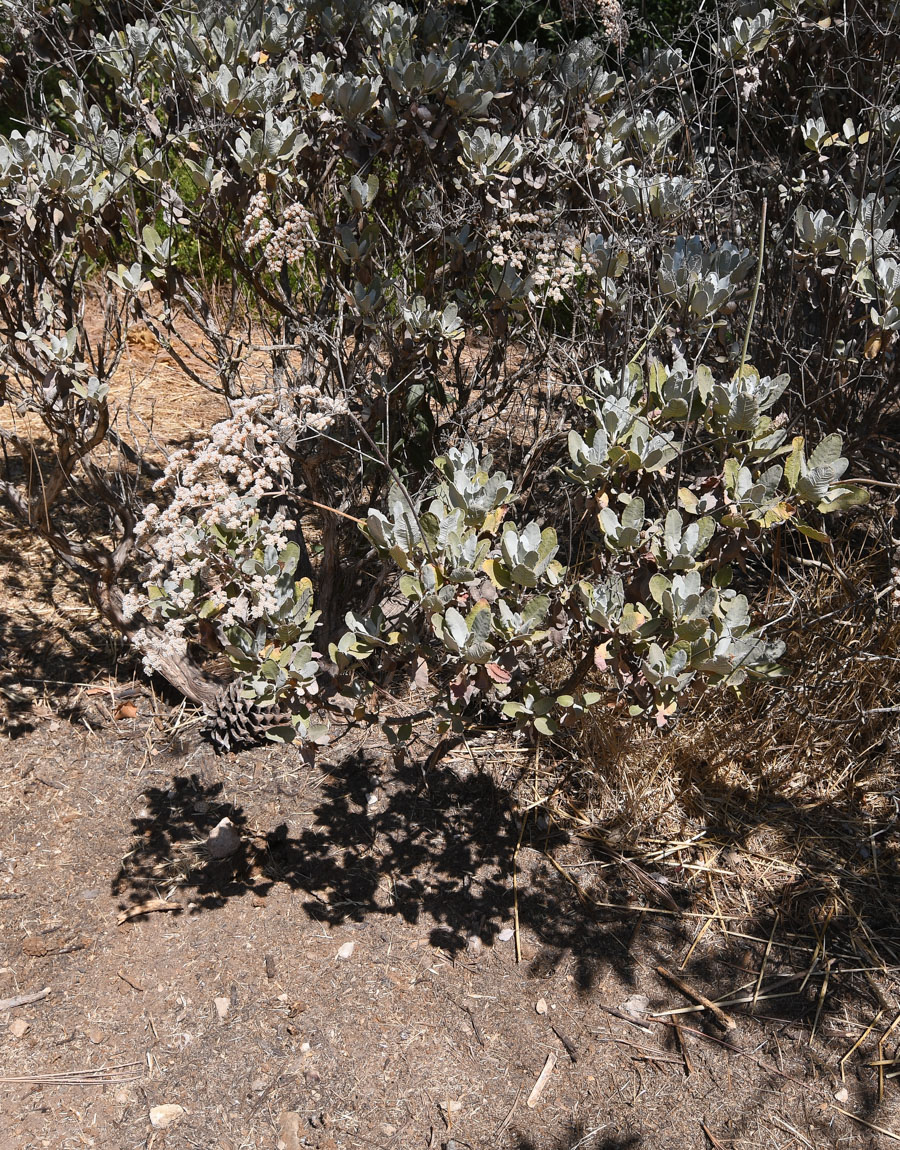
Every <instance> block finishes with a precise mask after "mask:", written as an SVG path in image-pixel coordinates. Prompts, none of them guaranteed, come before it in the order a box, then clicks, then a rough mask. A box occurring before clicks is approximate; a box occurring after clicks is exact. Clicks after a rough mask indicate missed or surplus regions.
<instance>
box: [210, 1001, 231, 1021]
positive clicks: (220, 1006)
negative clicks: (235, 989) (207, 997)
mask: <svg viewBox="0 0 900 1150" xmlns="http://www.w3.org/2000/svg"><path fill="white" fill-rule="evenodd" d="M213 1001H214V1002H215V1004H216V1014H218V1016H219V1018H220V1019H221V1020H222V1021H223V1022H224V1021H225V1019H226V1018H227V1017H228V1011H229V1009H230V1007H231V999H230V998H216V999H213Z"/></svg>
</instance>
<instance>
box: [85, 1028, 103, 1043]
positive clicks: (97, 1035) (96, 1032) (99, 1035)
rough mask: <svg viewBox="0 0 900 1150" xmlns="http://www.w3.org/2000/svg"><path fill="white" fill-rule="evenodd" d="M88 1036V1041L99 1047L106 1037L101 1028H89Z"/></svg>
mask: <svg viewBox="0 0 900 1150" xmlns="http://www.w3.org/2000/svg"><path fill="white" fill-rule="evenodd" d="M87 1036H88V1040H89V1041H90V1042H93V1044H94V1045H95V1046H99V1045H100V1043H101V1042H102V1041H103V1039H104V1038H105V1037H106V1035H105V1034H104V1033H103V1031H102V1030H101V1029H100V1027H99V1026H89V1027H88V1030H87Z"/></svg>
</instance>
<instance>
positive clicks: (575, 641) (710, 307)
mask: <svg viewBox="0 0 900 1150" xmlns="http://www.w3.org/2000/svg"><path fill="white" fill-rule="evenodd" d="M600 8H602V12H601V14H600V17H599V20H598V24H597V27H596V30H595V32H594V33H593V34H592V35H590V36H582V37H581V38H577V39H572V40H565V39H563V40H562V41H561V42H559V43H558V44H552V45H550V44H548V43H546V42H541V43H536V42H532V41H528V40H518V39H507V40H506V41H505V42H502V43H497V42H495V41H491V40H488V39H486V38H485V37H484V36H480V35H479V34H478V32H477V29H476V30H474V31H473V30H472V29H470V28H466V27H464V26H463V25H461V24H460V20H461V19H462V17H461V16H460V14H459V13H457V14H455V15H453V14H451V13H449V12H448V11H447V10H446V9H444V8H441V7H437V6H435V7H431V6H430V5H425V6H421V7H419V8H418V9H415V10H414V9H407V8H404V7H403V6H402V5H400V4H397V3H380V2H373V0H336V2H334V3H331V4H329V5H325V4H324V3H323V2H319V0H313V2H311V3H308V4H305V5H303V6H284V5H281V4H279V3H275V2H268V0H267V2H261V0H242V3H240V4H239V5H238V7H237V8H236V9H235V11H234V12H233V13H230V12H226V11H225V10H224V9H223V8H222V7H221V6H219V5H217V4H215V3H211V2H210V3H207V2H203V0H196V2H194V3H192V4H188V5H184V4H177V5H176V4H174V3H172V4H170V3H164V4H163V5H161V6H160V7H159V8H157V9H154V10H152V11H151V10H150V9H149V8H148V9H147V10H143V9H140V8H133V9H127V10H125V9H120V8H109V9H107V8H106V7H104V6H103V5H102V4H94V3H92V4H89V5H86V6H85V7H84V8H83V9H78V11H77V12H76V11H74V10H73V9H70V8H68V7H67V6H64V5H50V6H48V7H47V8H46V9H45V10H43V11H42V12H40V13H35V14H34V15H32V16H31V17H29V18H28V19H29V21H30V22H28V23H26V22H23V21H24V17H22V16H21V14H18V13H15V12H13V10H12V8H11V6H10V5H9V4H8V3H5V6H4V12H5V13H6V16H7V26H8V28H11V31H9V30H8V31H7V32H6V33H5V35H6V36H7V37H9V38H10V39H11V43H12V47H13V49H14V51H11V58H14V59H15V61H16V63H15V67H14V69H13V72H12V75H13V78H14V79H15V80H16V82H17V84H18V87H17V89H16V95H15V106H16V107H17V108H18V109H20V110H21V113H22V115H23V117H24V118H25V119H27V121H28V123H27V124H25V123H23V124H22V125H21V126H20V127H16V128H14V129H12V130H10V131H9V132H8V133H7V134H6V135H4V136H3V137H2V138H0V194H2V202H3V207H2V215H0V244H2V248H3V270H2V272H0V360H2V363H3V365H4V369H5V371H6V376H5V377H4V382H3V387H4V395H5V398H6V404H7V407H6V410H7V412H9V413H10V419H9V420H7V421H5V422H4V423H3V424H2V426H0V435H2V438H3V444H4V450H5V453H6V455H5V457H6V460H7V467H6V471H5V477H4V479H3V480H2V486H0V492H2V494H3V495H4V497H5V500H6V502H7V504H8V505H9V506H10V508H11V509H12V510H13V512H14V513H15V514H16V515H17V516H18V517H19V519H20V520H21V521H22V522H24V523H26V524H28V525H30V526H31V527H32V528H33V529H34V530H36V531H38V532H40V533H41V534H43V535H44V536H45V537H46V538H47V539H48V540H49V541H50V542H51V544H52V545H53V547H54V549H55V550H56V552H57V554H58V555H59V556H60V557H62V558H63V559H65V560H66V561H67V562H68V563H69V564H70V565H71V566H73V567H75V568H76V569H77V570H79V571H80V572H81V573H82V574H83V575H84V577H85V578H86V580H87V582H88V585H89V587H90V588H91V590H92V593H93V595H94V597H95V600H96V601H97V602H98V603H99V604H100V606H101V608H102V609H103V611H104V613H105V615H106V617H107V618H108V619H110V620H111V621H112V622H113V623H114V624H115V625H116V626H118V627H120V628H121V629H122V630H123V631H124V632H125V633H126V634H128V635H129V636H130V637H131V638H132V640H133V641H134V642H135V644H136V645H137V646H138V648H139V649H140V650H141V651H142V652H143V654H144V656H145V660H146V662H147V665H148V667H150V668H156V669H158V670H160V671H162V672H163V673H164V674H167V675H169V677H170V678H173V681H177V683H178V684H179V686H180V687H181V689H182V690H186V691H187V693H188V694H191V691H192V687H191V675H192V673H193V672H192V668H194V666H195V662H194V661H195V659H196V658H197V657H198V651H199V649H200V647H201V646H203V647H205V648H207V649H212V650H215V651H219V652H224V653H225V654H226V655H227V658H228V660H229V662H230V665H231V669H232V672H233V673H234V674H235V675H236V676H237V677H238V679H239V681H240V683H241V688H242V692H243V695H244V697H245V698H246V699H248V700H255V701H256V702H257V703H258V704H259V705H260V706H262V707H265V708H271V709H272V710H273V713H274V712H275V711H280V710H283V709H285V708H287V709H288V711H290V713H291V714H292V715H293V719H292V722H291V723H290V724H289V725H288V727H287V728H286V727H285V726H284V724H281V725H280V726H279V727H278V728H277V736H276V737H279V738H284V737H294V736H295V735H299V736H300V737H303V738H312V739H318V738H319V737H321V731H320V729H319V725H318V721H317V719H316V717H315V714H314V711H315V708H316V707H318V709H319V711H320V712H321V713H322V714H324V713H326V712H327V711H328V710H329V709H333V708H334V707H336V706H338V705H341V706H349V707H350V709H351V710H352V711H354V712H355V713H356V714H358V715H359V716H360V717H368V718H372V719H374V718H376V716H372V715H370V714H369V706H370V704H369V700H370V698H371V695H372V688H373V686H374V685H376V684H377V683H378V682H379V681H380V680H381V678H382V677H383V676H385V675H393V674H396V673H397V672H398V670H400V671H403V670H405V671H406V672H407V673H408V674H409V675H410V676H412V677H413V679H414V682H415V684H416V685H417V687H418V688H419V689H420V690H423V691H427V692H430V693H431V696H432V699H431V705H433V707H434V708H435V710H436V711H437V712H438V714H439V715H440V717H441V719H442V721H443V722H444V723H445V724H447V725H455V726H459V725H460V724H461V723H463V722H465V721H466V719H467V718H468V717H470V716H472V715H473V714H476V713H478V712H479V711H480V710H482V709H484V708H485V707H492V708H493V709H495V710H499V711H500V712H501V713H502V714H503V715H505V716H506V717H507V718H509V719H511V720H514V721H515V722H517V723H520V724H525V723H529V724H532V725H533V726H534V727H535V728H536V729H537V730H538V731H541V732H543V733H545V734H552V733H553V732H554V731H556V730H557V729H558V727H559V726H565V725H567V724H569V725H571V724H572V723H575V722H577V721H578V720H579V717H580V716H581V715H582V714H583V713H584V710H585V708H588V707H591V706H597V705H599V704H600V703H601V702H603V703H604V704H606V703H609V704H610V705H621V706H623V707H624V708H626V709H628V710H629V711H630V712H631V713H632V714H633V715H638V714H640V715H648V716H650V717H651V718H653V719H654V720H655V721H656V722H657V723H658V724H659V725H664V724H666V723H667V722H668V721H669V719H670V717H671V716H672V715H673V713H674V711H675V709H676V707H677V705H678V702H679V699H680V698H683V697H685V695H686V694H687V695H690V694H692V693H695V692H696V691H698V690H700V689H702V687H703V686H704V685H706V684H709V683H722V684H726V685H729V686H731V687H734V688H736V689H738V688H739V687H740V685H741V683H742V682H743V681H744V679H745V678H746V677H747V675H748V674H754V675H771V674H776V673H779V671H780V668H779V667H778V663H777V661H778V659H779V657H780V653H781V650H782V645H781V643H780V641H779V640H778V638H777V636H776V637H773V638H771V639H770V638H769V637H768V632H767V631H762V630H761V627H762V626H764V625H765V623H766V620H765V619H764V615H763V612H762V603H761V602H760V601H759V600H758V599H757V598H756V597H755V592H756V590H757V589H758V587H759V585H760V582H761V579H762V572H764V571H765V564H766V561H767V558H766V557H767V555H768V554H769V553H770V552H771V550H772V544H773V542H777V544H778V551H779V554H780V555H781V556H782V557H784V556H788V557H789V556H790V554H791V552H792V549H794V551H796V549H798V548H799V547H800V544H801V543H803V545H804V546H809V545H813V544H815V545H818V546H825V547H826V548H827V547H828V535H827V534H826V531H825V522H824V521H823V520H822V518H821V516H823V515H829V516H830V515H833V514H834V513H836V512H843V511H846V510H848V509H852V508H853V507H856V506H860V505H861V504H862V503H864V502H865V499H866V483H865V482H852V481H846V480H845V478H844V476H845V474H846V472H847V469H848V466H849V465H848V461H847V458H845V457H844V455H843V454H842V452H843V450H844V447H843V444H844V441H845V440H846V441H847V443H848V446H849V449H850V452H851V454H853V456H854V458H858V459H859V460H860V464H859V467H860V468H864V469H865V468H867V469H868V478H869V479H871V478H873V477H874V478H876V479H877V478H878V477H879V476H881V477H882V478H883V477H884V474H885V473H884V471H883V468H884V463H883V461H880V462H879V460H878V459H877V458H874V457H872V456H867V455H866V454H865V452H864V451H863V448H864V445H865V440H866V438H867V436H869V435H870V433H871V428H872V427H873V426H876V425H877V421H878V419H879V418H881V417H883V415H884V412H885V411H889V410H890V409H891V405H892V404H896V403H897V401H898V399H900V395H898V389H900V385H898V383H897V372H896V366H895V363H894V356H895V351H894V350H893V348H892V346H891V344H892V339H893V333H894V332H895V331H896V330H897V329H898V328H900V248H898V244H897V240H896V236H895V232H894V229H893V228H892V227H891V223H892V218H893V215H894V211H895V206H896V180H897V171H898V167H897V156H898V145H900V112H898V109H897V108H895V107H893V105H891V104H890V98H891V97H890V93H892V92H894V91H896V81H897V79H898V66H897V64H896V60H897V59H898V54H897V53H896V52H892V50H891V46H892V45H894V40H895V38H896V34H895V33H894V32H893V31H891V26H890V6H889V5H875V6H874V7H873V6H871V5H869V6H867V7H866V8H863V7H862V6H858V5H851V6H849V8H848V7H844V8H839V7H838V6H831V5H829V4H827V3H816V4H814V3H807V2H806V0H784V2H783V3H781V4H779V5H777V6H775V7H773V8H766V9H762V10H758V11H747V10H745V9H741V10H740V11H739V10H737V9H736V10H735V11H734V12H733V13H728V14H725V15H723V14H722V13H721V12H720V13H719V18H718V19H716V20H713V21H711V22H710V23H709V24H708V25H705V26H698V27H697V28H695V29H694V32H693V33H692V35H694V37H695V41H696V42H698V43H700V44H701V46H702V52H701V53H700V55H699V56H698V57H697V58H694V57H691V56H690V55H687V54H683V53H682V51H681V50H680V49H679V48H678V47H677V46H675V47H668V48H661V49H655V50H653V51H650V50H649V49H648V50H646V51H644V52H643V53H642V54H641V56H640V58H637V57H636V58H634V59H629V58H628V56H627V53H626V51H625V47H626V31H625V29H624V25H623V24H622V23H621V20H622V10H621V8H620V7H619V6H618V5H616V4H614V3H609V4H605V5H602V6H600ZM600 8H598V12H600ZM832 8H833V11H832ZM698 36H699V38H700V39H699V41H697V39H696V38H697V37H698ZM26 49H28V62H27V66H26V63H25V54H26ZM836 92H839V93H840V95H839V96H837V95H836V94H835V93H836ZM11 106H12V104H11ZM767 220H768V226H767V225H766V221H767ZM194 249H196V251H197V253H198V254H197V258H196V260H195V259H194V257H193V255H190V257H189V258H188V257H186V255H185V253H186V252H188V251H190V252H191V253H192V252H193V251H194ZM213 267H214V268H215V269H216V277H217V278H216V281H215V282H214V283H211V282H210V281H209V278H208V272H209V269H210V268H213ZM98 317H99V318H98ZM138 319H139V320H141V321H143V322H144V323H145V324H146V325H147V327H148V328H149V329H150V331H151V332H152V333H153V334H154V336H155V337H156V339H157V340H158V342H159V344H160V346H161V347H162V348H163V349H164V350H165V351H167V352H168V353H169V355H170V356H171V357H172V359H173V361H174V362H175V363H176V364H177V365H178V366H179V367H180V369H181V370H182V371H183V372H184V373H186V375H187V376H188V377H189V378H191V379H192V380H193V381H194V382H195V383H196V384H197V385H198V386H200V387H203V388H206V389H209V390H212V391H215V392H216V393H217V394H220V395H221V396H222V397H224V398H225V399H226V400H227V401H228V403H229V406H230V412H231V414H230V415H229V417H228V418H227V419H225V420H223V421H222V422H221V423H219V424H217V425H216V426H215V427H213V428H212V429H211V430H210V433H209V437H208V439H207V440H206V441H205V442H202V443H200V444H199V445H197V446H195V448H193V449H192V450H191V451H189V452H188V454H187V455H176V456H172V457H171V458H169V459H168V460H167V462H166V466H165V468H164V470H163V472H162V474H161V475H158V483H157V487H158V489H159V490H160V491H162V492H164V493H165V495H164V498H163V502H164V506H163V508H162V509H161V510H160V509H159V508H158V507H157V505H156V504H155V503H152V502H150V493H149V492H148V490H147V487H148V477H149V476H152V475H156V474H157V470H156V469H155V465H154V464H152V461H150V456H151V455H152V452H153V450H154V449H155V446H156V445H155V444H154V442H153V439H152V436H150V435H145V434H141V433H139V432H138V433H136V432H135V430H134V425H135V422H136V421H133V420H131V418H130V416H131V409H130V408H129V403H128V400H127V399H124V400H123V399H122V397H121V395H117V394H116V390H115V380H116V372H117V369H118V366H119V363H120V359H121V356H122V353H123V346H124V337H125V332H126V330H127V328H128V326H129V325H130V324H131V323H132V322H134V321H135V320H138ZM260 355H264V356H266V357H268V378H267V380H266V385H265V387H264V388H263V389H259V388H258V387H257V388H256V392H258V393H253V394H251V392H253V390H254V387H253V383H252V380H253V375H252V372H251V371H250V367H249V365H250V362H251V360H252V359H253V357H254V356H256V357H258V356H260ZM504 421H505V422H504ZM36 429H39V430H36ZM485 438H486V439H487V442H486V443H485V444H483V445H481V444H479V440H480V439H485ZM476 444H478V446H476ZM501 455H502V456H503V461H502V463H503V467H504V468H506V470H507V471H509V472H510V474H511V477H510V478H507V476H506V475H505V474H504V473H503V471H501V470H500V469H499V468H495V466H494V462H493V458H492V456H493V457H499V456H501ZM873 459H874V461H873ZM879 468H881V470H879ZM857 469H858V468H857V467H856V466H855V467H854V470H857ZM862 478H863V479H865V476H863V477H862ZM78 505H81V506H91V507H93V508H94V509H95V512H96V513H98V514H102V517H103V522H102V523H97V522H94V523H93V524H91V525H89V526H88V528H87V529H86V531H85V533H84V534H83V535H82V536H78V535H77V534H76V532H75V530H74V529H73V527H72V525H71V521H70V509H71V508H72V507H73V506H78ZM351 520H357V521H358V523H359V525H360V526H361V528H362V534H360V532H359V531H354V530H353V529H352V528H351V527H350V526H348V522H349V521H351ZM788 532H790V533H791V534H790V535H788V534H787V533H788ZM786 539H787V540H793V542H785V540H786ZM313 540H314V542H315V545H316V549H317V553H316V563H315V565H313V564H312V562H311V560H310V556H309V553H308V552H309V549H310V548H309V547H308V542H309V541H313ZM807 541H808V542H807ZM363 586H366V587H369V588H371V592H370V593H368V595H367V594H363V593H362V592H361V591H360V588H361V587H363ZM313 588H315V598H316V600H317V604H318V607H319V611H320V612H321V614H318V613H317V612H315V611H314V610H313V601H312V599H313ZM551 665H556V666H563V667H566V668H567V670H566V671H564V672H563V673H562V683H561V686H560V685H557V686H556V687H553V686H552V685H551V679H550V678H549V676H548V674H547V668H548V666H551ZM175 669H177V675H176V674H175ZM197 681H198V682H199V681H200V677H199V671H198V678H197ZM194 697H196V698H200V697H201V692H200V691H199V689H198V690H197V691H195V692H194ZM204 701H207V702H208V701H209V699H208V698H207V697H204ZM401 733H402V731H401Z"/></svg>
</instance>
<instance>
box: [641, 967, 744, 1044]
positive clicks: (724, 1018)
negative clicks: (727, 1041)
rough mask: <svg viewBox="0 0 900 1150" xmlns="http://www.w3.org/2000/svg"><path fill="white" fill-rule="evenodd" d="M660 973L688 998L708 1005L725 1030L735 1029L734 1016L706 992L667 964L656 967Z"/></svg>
mask: <svg viewBox="0 0 900 1150" xmlns="http://www.w3.org/2000/svg"><path fill="white" fill-rule="evenodd" d="M656 971H657V973H658V974H661V975H662V976H663V978H664V979H666V981H667V982H671V983H672V985H673V986H677V987H678V989H679V990H680V991H681V993H682V994H686V995H687V997H688V998H692V999H693V1000H694V1002H699V1003H700V1005H701V1006H704V1007H706V1009H707V1010H708V1011H709V1012H710V1014H711V1015H712V1016H713V1018H714V1019H715V1020H716V1022H718V1024H719V1026H721V1027H722V1029H723V1030H734V1028H735V1027H736V1026H737V1023H736V1022H735V1021H734V1019H733V1018H729V1017H728V1015H727V1014H726V1013H725V1011H724V1010H723V1009H722V1008H721V1006H717V1005H716V1003H715V1002H713V1001H712V999H711V998H707V997H706V995H705V994H701V993H700V991H699V990H695V989H694V987H692V986H689V985H688V983H686V982H685V981H684V979H682V978H679V977H678V975H677V974H673V973H672V971H671V970H668V969H667V968H666V967H665V966H658V967H657V968H656Z"/></svg>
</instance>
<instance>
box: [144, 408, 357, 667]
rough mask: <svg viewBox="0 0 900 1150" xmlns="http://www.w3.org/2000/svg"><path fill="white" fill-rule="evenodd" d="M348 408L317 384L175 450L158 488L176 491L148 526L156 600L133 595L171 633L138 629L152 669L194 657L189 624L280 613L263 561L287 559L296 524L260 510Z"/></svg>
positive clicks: (151, 594)
mask: <svg viewBox="0 0 900 1150" xmlns="http://www.w3.org/2000/svg"><path fill="white" fill-rule="evenodd" d="M347 410H348V408H347V404H346V401H344V400H343V399H332V398H331V397H329V396H326V395H323V393H322V392H321V391H320V390H319V389H318V388H315V387H312V386H304V387H302V388H300V389H299V390H298V392H297V393H295V406H294V408H293V409H292V410H284V408H283V407H282V406H281V404H280V403H279V401H278V398H277V397H276V396H274V395H272V394H265V395H259V396H254V397H252V398H249V399H243V400H239V401H236V402H235V403H234V405H233V409H232V414H231V416H230V417H229V418H228V419H224V420H222V421H221V422H220V423H217V424H215V425H214V426H213V427H212V429H211V430H210V432H209V436H208V438H207V439H206V440H205V441H204V442H203V443H201V444H200V445H199V446H198V447H196V448H194V449H193V450H190V451H186V450H184V451H177V452H173V453H172V455H171V456H170V457H169V460H168V463H167V466H166V469H165V472H164V474H163V476H162V478H161V479H159V480H157V482H156V483H155V484H154V490H160V489H171V490H172V498H171V501H170V502H169V503H168V505H167V506H166V507H165V508H163V509H160V508H159V507H158V506H157V505H156V504H154V503H151V504H149V505H148V506H147V507H146V508H145V510H144V517H143V519H142V520H141V521H140V522H139V523H138V525H137V528H136V535H137V539H138V542H139V543H140V544H141V545H142V546H143V547H144V548H145V550H147V551H149V553H150V555H151V556H152V560H151V562H150V565H149V567H148V568H147V570H146V571H145V573H144V581H145V584H146V585H147V587H148V594H146V595H143V594H142V595H130V596H128V597H127V599H126V602H125V611H126V615H128V616H130V617H133V616H134V615H135V614H136V613H137V612H138V611H141V612H142V613H143V614H144V617H145V618H146V619H148V620H150V621H153V622H154V623H158V624H161V626H162V631H163V635H162V637H160V636H159V634H157V635H156V636H154V635H152V634H150V633H148V632H147V631H145V630H144V631H141V632H138V634H137V636H136V637H135V638H136V642H137V644H138V646H139V647H140V648H141V650H142V651H143V654H144V663H145V666H146V667H147V668H148V669H152V668H153V666H154V664H155V662H156V660H157V658H158V657H159V656H160V655H163V654H166V653H175V652H178V651H182V652H183V651H184V649H185V646H186V642H187V640H186V638H185V632H186V624H187V623H196V616H197V612H198V610H199V608H200V607H201V606H202V608H203V617H204V618H215V620H216V622H217V623H218V624H219V625H220V626H221V627H225V628H227V627H230V626H235V625H239V624H240V625H246V624H248V623H250V624H253V626H254V627H255V626H256V624H257V623H258V621H260V620H264V619H265V618H266V617H267V616H269V615H270V614H272V613H274V612H276V611H278V610H279V607H280V603H279V599H278V596H277V594H276V592H277V584H278V580H279V578H280V574H281V572H280V568H279V566H278V564H277V563H268V562H267V563H265V564H261V563H259V562H256V561H255V559H254V557H258V556H259V555H261V554H266V553H267V552H268V553H269V554H272V553H273V551H274V553H275V554H280V553H281V552H282V551H283V550H284V548H285V547H286V546H287V544H288V540H289V533H290V532H291V531H292V530H293V528H294V527H295V523H294V522H293V520H291V519H289V518H288V517H287V515H286V513H285V512H284V511H282V510H276V511H274V512H272V513H270V514H268V515H264V516H263V515H261V514H260V511H259V503H260V500H261V499H264V498H265V497H267V496H272V495H277V494H278V493H279V492H282V491H284V490H285V489H286V488H287V487H288V485H289V484H290V481H291V455H290V451H291V449H292V448H293V447H295V445H296V444H297V443H298V442H299V441H300V440H301V439H302V438H303V437H304V436H308V435H309V434H310V432H312V433H316V432H322V431H324V430H326V429H327V428H328V427H329V426H330V425H331V424H333V423H334V422H335V420H336V419H337V418H338V417H339V416H340V415H342V414H344V413H346V411H347Z"/></svg>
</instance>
